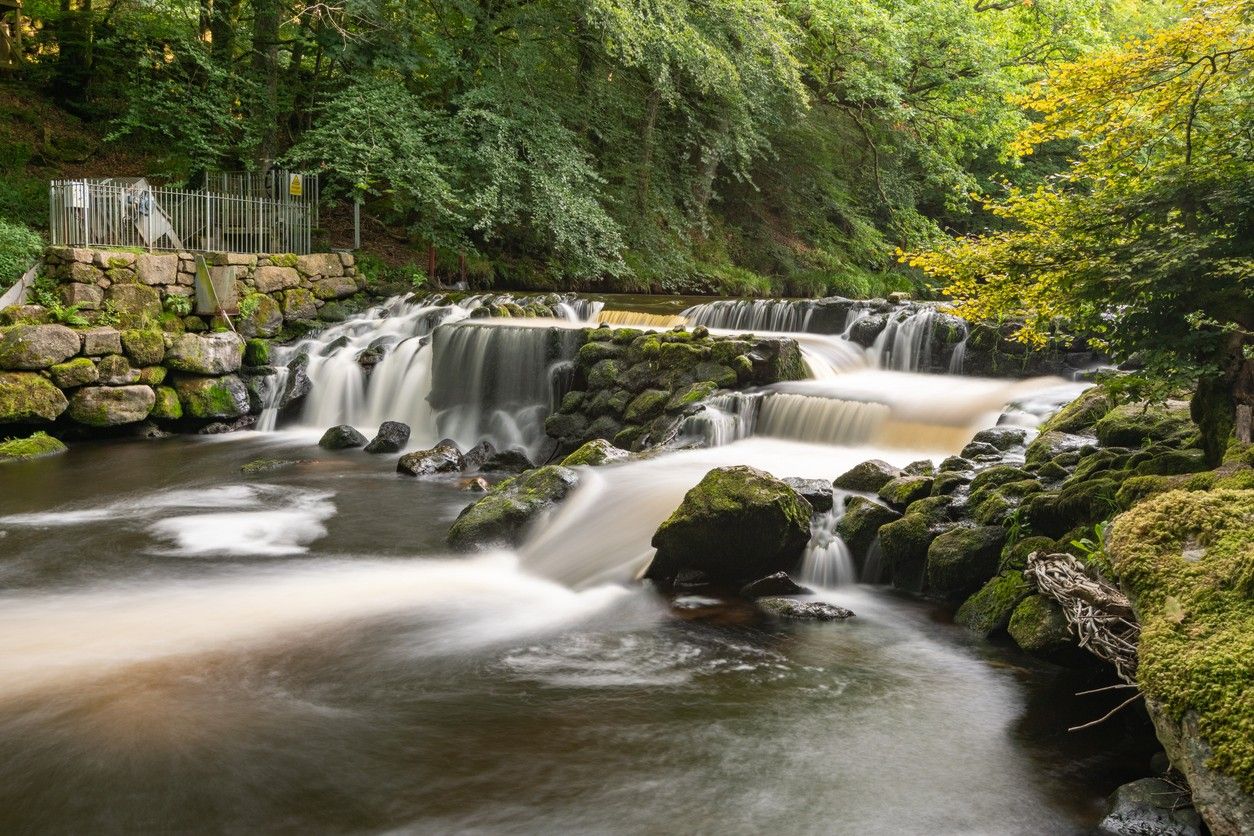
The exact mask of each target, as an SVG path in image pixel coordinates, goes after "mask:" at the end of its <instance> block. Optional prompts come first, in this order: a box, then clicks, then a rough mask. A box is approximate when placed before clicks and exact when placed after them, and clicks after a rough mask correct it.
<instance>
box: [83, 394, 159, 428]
mask: <svg viewBox="0 0 1254 836" xmlns="http://www.w3.org/2000/svg"><path fill="white" fill-rule="evenodd" d="M156 402H157V396H156V394H155V393H154V392H153V391H152V389H151V388H150V387H148V386H85V387H83V388H82V389H79V390H77V391H76V392H75V393H74V396H73V397H71V398H70V409H69V413H70V417H71V418H73V419H74V420H75V421H77V422H78V423H80V424H86V425H87V426H89V427H115V426H118V425H120V424H134V423H135V422H137V421H142V420H144V419H145V418H147V417H148V414H149V413H150V412H152V407H153V405H154V404H155V403H156Z"/></svg>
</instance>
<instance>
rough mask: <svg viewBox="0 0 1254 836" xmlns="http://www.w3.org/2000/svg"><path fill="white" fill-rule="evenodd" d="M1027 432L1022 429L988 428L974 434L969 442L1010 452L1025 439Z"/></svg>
mask: <svg viewBox="0 0 1254 836" xmlns="http://www.w3.org/2000/svg"><path fill="white" fill-rule="evenodd" d="M1027 434H1028V431H1027V430H1025V429H1023V427H1006V426H1001V427H989V428H988V429H986V430H980V431H979V432H978V433H976V434H975V435H974V436H973V437H972V438H971V441H972V442H974V443H981V444H991V445H992V446H993V447H996V448H997V449H998V450H1010V449H1011V448H1014V447H1019V446H1021V445H1022V444H1023V442H1024V439H1026V438H1027Z"/></svg>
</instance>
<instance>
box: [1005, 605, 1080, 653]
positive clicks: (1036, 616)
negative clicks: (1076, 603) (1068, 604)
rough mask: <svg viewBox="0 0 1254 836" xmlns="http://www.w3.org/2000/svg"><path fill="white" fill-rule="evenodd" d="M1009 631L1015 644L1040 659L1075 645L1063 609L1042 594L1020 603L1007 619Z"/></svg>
mask: <svg viewBox="0 0 1254 836" xmlns="http://www.w3.org/2000/svg"><path fill="white" fill-rule="evenodd" d="M1008 631H1009V633H1010V637H1011V638H1012V639H1014V640H1015V644H1017V645H1019V647H1021V648H1022V649H1023V650H1025V651H1027V652H1028V653H1031V654H1033V655H1036V656H1041V657H1043V658H1051V657H1054V656H1056V655H1057V654H1059V653H1062V652H1065V651H1066V650H1068V649H1069V648H1070V647H1071V645H1072V644H1074V640H1073V639H1072V637H1071V633H1070V631H1069V630H1068V628H1067V617H1066V616H1065V615H1063V612H1062V608H1060V607H1059V606H1058V604H1056V603H1054V601H1052V600H1050V599H1049V598H1046V597H1045V596H1044V595H1033V596H1031V597H1029V598H1025V599H1024V600H1023V601H1021V602H1020V603H1019V605H1018V606H1017V607H1015V610H1014V613H1013V614H1012V615H1011V616H1010V624H1009V625H1008Z"/></svg>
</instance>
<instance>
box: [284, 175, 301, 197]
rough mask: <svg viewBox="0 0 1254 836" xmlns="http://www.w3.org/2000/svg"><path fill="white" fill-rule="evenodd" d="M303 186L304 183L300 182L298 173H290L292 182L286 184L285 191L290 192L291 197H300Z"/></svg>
mask: <svg viewBox="0 0 1254 836" xmlns="http://www.w3.org/2000/svg"><path fill="white" fill-rule="evenodd" d="M303 186H304V184H303V183H301V180H300V175H299V174H293V175H292V182H290V183H288V184H287V193H288V194H290V195H291V196H292V197H300V196H301V194H302V187H303Z"/></svg>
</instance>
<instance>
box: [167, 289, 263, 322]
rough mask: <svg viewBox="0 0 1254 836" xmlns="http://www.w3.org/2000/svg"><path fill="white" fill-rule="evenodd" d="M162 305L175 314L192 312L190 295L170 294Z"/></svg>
mask: <svg viewBox="0 0 1254 836" xmlns="http://www.w3.org/2000/svg"><path fill="white" fill-rule="evenodd" d="M245 301H247V300H245ZM163 306H164V307H165V309H166V312H167V313H172V314H174V315H175V316H178V317H183V316H187V315H188V314H190V313H191V312H192V299H191V297H190V296H175V295H173V294H170V295H168V296H166V297H165V302H164V303H163ZM242 307H243V306H242V305H241V308H242ZM241 312H242V311H241ZM254 312H255V310H254Z"/></svg>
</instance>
